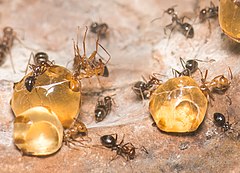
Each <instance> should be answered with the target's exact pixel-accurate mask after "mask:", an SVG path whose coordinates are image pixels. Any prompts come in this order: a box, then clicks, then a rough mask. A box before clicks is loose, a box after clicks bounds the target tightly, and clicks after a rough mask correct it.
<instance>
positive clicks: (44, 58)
mask: <svg viewBox="0 0 240 173" xmlns="http://www.w3.org/2000/svg"><path fill="white" fill-rule="evenodd" d="M52 65H53V62H52V61H49V59H48V55H47V54H46V53H45V52H38V53H37V54H36V55H35V56H34V64H30V65H29V68H30V69H32V71H33V72H32V75H31V76H28V77H27V78H26V79H25V87H26V89H27V90H28V91H29V92H31V91H32V89H33V87H34V85H35V82H36V79H37V77H38V76H40V75H42V74H43V73H44V72H45V71H46V70H47V67H50V66H52Z"/></svg>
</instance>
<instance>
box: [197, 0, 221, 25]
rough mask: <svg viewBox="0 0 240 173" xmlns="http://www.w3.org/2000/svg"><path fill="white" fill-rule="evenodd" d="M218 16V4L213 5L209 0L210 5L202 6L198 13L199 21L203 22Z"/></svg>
mask: <svg viewBox="0 0 240 173" xmlns="http://www.w3.org/2000/svg"><path fill="white" fill-rule="evenodd" d="M217 16H218V6H215V5H214V3H213V2H212V1H211V2H210V7H207V8H204V9H202V10H201V11H200V13H199V19H200V22H204V21H205V20H207V19H210V18H216V17H217Z"/></svg>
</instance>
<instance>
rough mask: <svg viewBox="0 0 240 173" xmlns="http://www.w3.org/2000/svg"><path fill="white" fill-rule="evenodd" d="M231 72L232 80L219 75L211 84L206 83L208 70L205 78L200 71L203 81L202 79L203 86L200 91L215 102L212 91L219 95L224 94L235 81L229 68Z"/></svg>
mask: <svg viewBox="0 0 240 173" xmlns="http://www.w3.org/2000/svg"><path fill="white" fill-rule="evenodd" d="M198 70H199V69H198ZM199 71H200V70H199ZM229 72H230V80H229V79H228V78H226V77H225V76H224V75H218V76H216V77H214V78H213V79H212V80H211V81H210V82H208V81H206V79H207V74H208V70H206V72H205V76H204V77H203V74H202V72H201V71H200V74H201V76H202V79H201V81H202V85H201V86H200V89H201V90H202V92H203V93H204V95H205V96H207V97H208V96H209V97H210V98H211V99H212V100H214V97H213V95H212V91H214V92H216V93H219V94H223V93H224V92H225V91H226V90H227V89H228V88H229V87H230V84H231V80H232V79H233V75H232V71H231V69H230V68H229Z"/></svg>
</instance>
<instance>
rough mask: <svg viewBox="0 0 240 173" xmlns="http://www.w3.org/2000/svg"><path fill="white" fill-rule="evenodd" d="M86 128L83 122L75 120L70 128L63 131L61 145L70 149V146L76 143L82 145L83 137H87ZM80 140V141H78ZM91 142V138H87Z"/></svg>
mask: <svg viewBox="0 0 240 173" xmlns="http://www.w3.org/2000/svg"><path fill="white" fill-rule="evenodd" d="M87 132H88V130H87V127H86V126H85V124H84V123H83V122H81V121H80V120H78V119H75V120H74V122H73V123H72V124H71V126H70V127H69V128H68V129H66V130H65V131H64V135H63V143H64V144H65V145H67V146H68V147H69V148H71V144H72V145H74V146H75V145H76V144H77V143H80V144H82V142H83V141H86V140H84V139H83V137H84V136H87ZM79 138H81V140H78V139H79ZM89 139H90V140H91V138H89Z"/></svg>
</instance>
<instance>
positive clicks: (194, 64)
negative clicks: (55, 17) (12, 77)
mask: <svg viewBox="0 0 240 173" xmlns="http://www.w3.org/2000/svg"><path fill="white" fill-rule="evenodd" d="M164 13H167V14H169V15H171V17H172V23H170V24H169V25H167V26H166V27H165V29H167V28H171V32H172V31H173V30H174V29H175V28H178V30H179V31H180V32H181V33H182V34H183V35H185V36H186V37H187V38H193V37H194V29H193V26H192V25H191V24H189V23H186V22H184V18H185V17H182V18H179V17H178V15H177V13H176V12H175V10H174V7H171V8H168V9H167V10H166V11H164ZM217 15H218V7H216V6H215V5H214V4H213V3H212V2H211V5H210V7H208V8H205V9H202V10H201V11H200V14H199V19H200V22H204V21H205V20H207V19H209V18H216V17H217ZM87 30H88V28H86V31H85V34H84V38H83V55H81V54H80V50H79V47H78V43H75V42H74V62H73V71H74V72H73V80H74V81H78V83H80V80H82V79H83V78H90V77H92V76H103V77H108V76H109V71H108V68H107V66H106V64H107V63H108V62H109V60H110V58H111V56H110V54H109V53H108V52H107V51H106V50H105V49H104V48H103V46H102V45H101V44H100V43H99V38H105V37H107V34H108V32H109V27H108V25H107V24H106V23H101V24H98V23H96V22H95V23H92V24H91V26H90V31H91V32H92V33H95V34H97V35H98V38H97V41H96V49H95V51H93V52H92V54H91V55H90V56H89V57H87V56H86V46H85V40H86V34H87ZM165 32H166V31H165ZM14 38H15V32H14V31H13V29H12V28H11V27H6V28H4V29H3V37H2V39H1V41H0V64H2V63H3V60H4V58H5V57H6V54H7V53H10V49H11V48H12V46H13V41H14ZM99 46H100V47H101V48H102V49H103V50H104V51H105V52H106V53H107V54H108V56H109V59H108V60H107V61H106V62H103V60H102V59H101V58H99V59H97V58H96V56H97V55H98V48H99ZM198 61H200V60H196V59H191V60H187V61H186V62H185V61H184V60H183V59H182V58H180V62H181V64H182V66H183V68H184V69H183V70H182V71H177V70H175V69H173V73H174V74H175V77H180V76H191V75H192V74H193V73H194V72H196V71H197V70H199V71H200V69H199V68H198ZM52 66H54V62H53V61H50V60H49V57H48V55H47V54H46V53H44V52H38V53H37V54H35V55H34V64H30V65H29V68H30V69H31V70H32V74H31V75H30V76H28V77H27V78H26V79H25V87H26V89H27V91H28V92H31V91H32V90H33V89H34V87H35V83H36V80H37V78H38V77H39V76H40V75H42V74H43V73H44V72H45V71H46V70H47V69H48V68H49V67H52ZM229 71H230V73H231V70H230V68H229ZM200 74H201V83H202V84H201V86H200V89H201V90H202V91H203V93H204V94H205V96H206V97H207V98H208V99H209V100H214V96H213V95H212V91H215V92H219V93H221V92H225V91H226V90H227V89H228V88H229V86H230V83H231V82H230V80H229V79H227V78H226V77H224V76H223V75H219V76H216V77H214V78H213V79H212V80H211V81H207V74H208V71H207V70H206V72H205V75H204V76H203V74H202V72H201V71H200ZM157 75H158V74H156V73H155V74H153V75H151V76H150V77H149V80H148V81H147V80H145V81H138V82H136V83H135V85H134V86H133V88H132V89H133V91H134V92H135V94H136V95H137V97H139V98H141V99H143V100H144V99H149V98H150V96H151V94H152V93H153V92H154V90H155V89H156V88H157V87H158V86H159V85H161V84H162V83H163V82H162V80H160V79H159V78H158V76H157ZM231 79H232V73H231ZM70 88H71V89H73V90H75V91H76V90H80V84H79V85H77V87H76V85H72V86H70ZM112 104H113V99H112V98H111V96H105V97H104V98H103V99H99V100H98V101H97V104H96V107H95V111H94V113H95V120H96V122H100V121H102V120H103V119H104V118H105V117H106V116H107V115H108V114H109V113H110V111H111V108H112ZM214 121H215V124H216V125H217V126H219V127H222V129H223V130H224V131H227V130H229V129H231V124H230V123H229V121H227V120H226V118H225V116H224V115H223V114H222V113H214ZM83 136H87V128H86V126H85V125H84V124H83V123H82V122H81V121H79V120H78V119H75V120H74V122H73V124H72V125H71V126H70V128H68V129H66V130H65V131H64V139H63V142H64V143H65V144H66V145H67V146H69V147H71V145H76V143H81V142H82V141H84V140H83V139H82V137H83ZM78 138H81V140H79V139H78ZM117 138H118V135H117V134H110V135H103V136H101V137H100V141H101V144H102V145H103V146H104V147H107V148H111V149H112V150H115V151H116V154H117V155H120V156H122V157H123V158H125V159H126V160H132V159H134V158H135V155H136V149H137V148H136V147H135V146H134V145H133V144H132V143H130V142H128V143H125V144H124V137H123V139H122V140H121V142H120V143H117ZM144 150H145V152H146V153H148V152H147V150H146V149H144Z"/></svg>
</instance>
